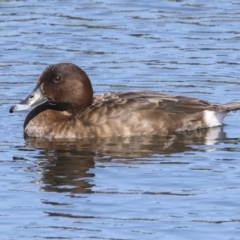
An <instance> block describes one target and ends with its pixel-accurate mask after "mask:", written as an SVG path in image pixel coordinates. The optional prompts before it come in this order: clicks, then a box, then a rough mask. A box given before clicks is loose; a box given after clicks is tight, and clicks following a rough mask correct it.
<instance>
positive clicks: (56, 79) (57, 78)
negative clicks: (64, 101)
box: [53, 76, 62, 83]
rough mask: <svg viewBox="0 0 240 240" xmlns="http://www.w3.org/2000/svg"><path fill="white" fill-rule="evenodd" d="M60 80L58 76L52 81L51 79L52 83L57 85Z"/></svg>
mask: <svg viewBox="0 0 240 240" xmlns="http://www.w3.org/2000/svg"><path fill="white" fill-rule="evenodd" d="M61 80H62V78H61V77H60V76H56V77H54V79H53V81H54V82H55V83H58V82H60V81H61Z"/></svg>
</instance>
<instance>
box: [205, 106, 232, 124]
mask: <svg viewBox="0 0 240 240" xmlns="http://www.w3.org/2000/svg"><path fill="white" fill-rule="evenodd" d="M227 113H228V112H215V111H211V110H205V111H204V121H205V123H206V126H207V127H217V126H221V125H222V124H223V119H224V117H225V116H226V115H227Z"/></svg>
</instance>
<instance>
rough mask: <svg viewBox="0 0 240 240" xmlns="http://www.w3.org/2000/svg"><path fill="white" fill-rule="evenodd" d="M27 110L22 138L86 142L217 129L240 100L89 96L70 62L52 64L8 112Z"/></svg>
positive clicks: (82, 75) (81, 76)
mask: <svg viewBox="0 0 240 240" xmlns="http://www.w3.org/2000/svg"><path fill="white" fill-rule="evenodd" d="M29 109H30V110H31V111H30V112H29V114H28V115H27V117H26V119H25V122H24V136H25V137H32V138H42V139H48V140H54V139H85V138H89V139H90V138H107V137H131V136H144V135H146V136H154V135H157V136H167V135H170V134H176V133H183V132H186V131H195V130H200V129H204V128H210V127H216V126H221V125H222V124H223V119H224V117H225V116H226V115H227V113H229V112H230V111H236V110H239V109H240V102H230V103H225V104H214V103H211V102H208V101H205V100H201V99H197V98H192V97H186V96H175V95H170V94H165V93H159V92H149V91H143V92H137V91H132V92H109V93H103V94H94V93H93V88H92V84H91V81H90V79H89V77H88V75H87V73H86V72H85V71H84V70H82V69H81V68H80V67H79V66H77V65H76V64H73V63H57V64H51V65H49V66H48V67H46V69H45V70H44V71H43V72H42V74H41V75H40V76H39V78H38V81H37V84H36V87H35V88H34V90H33V91H32V92H31V93H30V94H29V95H28V96H27V98H26V99H25V100H23V101H22V102H20V103H18V104H16V105H15V106H12V107H11V108H10V110H9V111H10V113H12V112H15V111H22V110H29Z"/></svg>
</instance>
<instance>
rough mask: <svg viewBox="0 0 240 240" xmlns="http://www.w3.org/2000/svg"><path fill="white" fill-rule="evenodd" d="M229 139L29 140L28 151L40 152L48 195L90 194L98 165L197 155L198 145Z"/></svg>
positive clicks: (210, 132)
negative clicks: (157, 156) (96, 165)
mask: <svg viewBox="0 0 240 240" xmlns="http://www.w3.org/2000/svg"><path fill="white" fill-rule="evenodd" d="M224 139H225V133H224V132H223V131H222V128H221V127H218V128H212V129H205V130H201V131H195V132H188V133H185V134H177V135H171V136H167V137H157V136H152V137H146V136H144V137H131V138H114V139H94V140H93V139H92V140H78V141H66V140H62V141H54V142H48V141H44V140H40V139H27V147H29V148H34V149H40V153H41V154H40V155H39V156H37V158H38V161H39V162H38V164H39V168H40V171H41V173H42V179H41V181H42V182H43V185H42V188H43V190H44V191H56V192H69V193H90V192H91V189H92V187H93V186H94V183H93V182H94V181H93V177H94V173H93V172H94V171H91V169H93V168H94V166H95V164H96V163H100V162H109V161H112V160H113V159H119V161H122V163H123V164H132V163H133V160H134V158H138V159H139V158H143V159H145V162H146V161H147V159H148V158H149V157H151V156H152V155H155V154H159V155H162V154H172V153H180V152H186V151H197V150H196V147H194V148H192V146H193V145H194V146H196V145H205V144H216V143H217V142H222V141H224Z"/></svg>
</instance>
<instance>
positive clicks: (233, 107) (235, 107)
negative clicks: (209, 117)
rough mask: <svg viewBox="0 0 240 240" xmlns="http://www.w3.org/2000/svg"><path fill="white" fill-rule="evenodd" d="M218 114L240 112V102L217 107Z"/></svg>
mask: <svg viewBox="0 0 240 240" xmlns="http://www.w3.org/2000/svg"><path fill="white" fill-rule="evenodd" d="M216 110H217V112H229V111H237V110H240V102H230V103H224V104H220V105H218V106H217V109H216Z"/></svg>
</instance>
